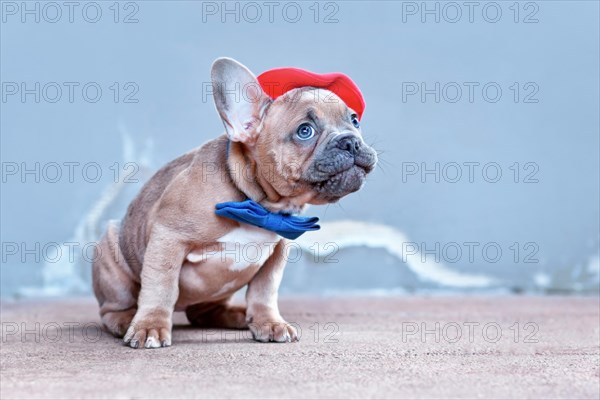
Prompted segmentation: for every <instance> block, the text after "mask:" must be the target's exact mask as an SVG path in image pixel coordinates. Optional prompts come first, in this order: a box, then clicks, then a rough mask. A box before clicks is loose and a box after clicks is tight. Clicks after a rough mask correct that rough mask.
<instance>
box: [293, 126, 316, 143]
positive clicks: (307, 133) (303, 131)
mask: <svg viewBox="0 0 600 400" xmlns="http://www.w3.org/2000/svg"><path fill="white" fill-rule="evenodd" d="M296 136H298V139H300V140H308V139H310V138H311V137H313V136H315V128H313V127H312V126H311V125H310V124H302V125H300V126H299V127H298V130H297V131H296Z"/></svg>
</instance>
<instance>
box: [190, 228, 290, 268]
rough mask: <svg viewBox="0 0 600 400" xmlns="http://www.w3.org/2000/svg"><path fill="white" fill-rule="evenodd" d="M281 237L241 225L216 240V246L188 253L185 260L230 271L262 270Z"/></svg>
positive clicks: (260, 229)
mask: <svg viewBox="0 0 600 400" xmlns="http://www.w3.org/2000/svg"><path fill="white" fill-rule="evenodd" d="M279 239H280V237H279V236H278V235H277V234H276V233H274V232H270V231H267V230H265V229H262V228H257V227H254V226H250V225H242V226H240V227H238V228H235V229H233V230H231V231H229V232H228V233H226V234H225V235H223V236H221V237H220V238H218V239H217V240H216V242H217V243H216V246H213V247H211V248H208V249H203V250H202V251H192V252H190V253H189V254H188V255H187V257H186V260H187V261H188V262H190V263H193V264H198V263H206V262H208V263H210V264H219V265H220V266H222V267H226V268H227V269H228V270H229V271H243V270H245V269H247V268H249V267H251V266H258V267H260V266H262V265H263V264H264V263H265V261H266V260H267V259H268V258H269V257H270V256H271V254H273V250H274V248H275V245H276V244H277V242H278V241H279Z"/></svg>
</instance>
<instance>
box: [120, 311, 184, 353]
mask: <svg viewBox="0 0 600 400" xmlns="http://www.w3.org/2000/svg"><path fill="white" fill-rule="evenodd" d="M171 326H172V323H171V316H170V314H169V313H167V312H164V311H162V312H161V311H159V310H157V311H153V312H146V313H144V314H143V315H140V313H139V311H138V314H136V316H135V318H134V319H133V321H132V322H131V325H130V326H129V329H127V332H126V333H125V336H124V337H123V342H124V343H125V344H126V345H129V347H132V348H134V349H139V348H146V349H153V348H158V347H168V346H170V345H171Z"/></svg>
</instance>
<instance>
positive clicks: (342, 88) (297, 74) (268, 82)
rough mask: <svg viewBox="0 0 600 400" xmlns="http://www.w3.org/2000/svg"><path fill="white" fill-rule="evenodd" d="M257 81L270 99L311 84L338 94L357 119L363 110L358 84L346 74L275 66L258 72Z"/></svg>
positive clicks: (363, 104)
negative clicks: (318, 72) (319, 72)
mask: <svg viewBox="0 0 600 400" xmlns="http://www.w3.org/2000/svg"><path fill="white" fill-rule="evenodd" d="M258 82H259V83H260V86H261V87H262V89H263V90H264V92H265V93H266V94H267V95H269V96H270V97H271V98H272V99H276V98H277V97H279V96H281V95H282V94H284V93H286V92H289V91H290V90H292V89H296V88H300V87H305V86H312V87H316V88H321V89H327V90H329V91H331V92H333V93H335V94H336V95H338V97H339V98H340V99H342V100H343V101H344V103H346V105H347V106H348V107H350V108H351V109H353V110H354V111H356V113H357V114H358V119H360V118H361V117H362V114H363V112H364V110H365V100H364V99H363V96H362V93H361V92H360V89H358V86H356V84H355V83H354V82H352V79H350V78H349V77H348V76H347V75H344V74H341V73H339V72H334V73H330V74H316V73H314V72H310V71H306V70H304V69H300V68H275V69H271V70H268V71H266V72H263V73H262V74H260V75H259V76H258Z"/></svg>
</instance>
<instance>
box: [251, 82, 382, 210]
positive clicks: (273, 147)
mask: <svg viewBox="0 0 600 400" xmlns="http://www.w3.org/2000/svg"><path fill="white" fill-rule="evenodd" d="M262 125H263V126H262V130H261V133H260V135H259V137H258V140H257V143H256V146H257V148H259V149H261V148H263V149H264V150H265V151H264V152H263V151H259V153H262V154H269V156H268V158H269V159H268V160H263V161H262V162H261V163H260V164H261V165H262V166H265V165H268V166H274V168H273V170H271V172H275V174H272V175H271V179H270V181H271V184H272V185H273V186H274V187H275V188H276V189H277V190H278V191H279V192H280V193H285V194H286V195H290V196H293V195H299V194H301V193H303V192H306V191H312V192H313V194H314V195H313V196H312V200H310V201H309V203H311V204H324V203H330V202H335V201H337V200H339V199H340V198H341V197H343V196H345V195H347V194H349V193H352V192H355V191H357V190H359V189H360V188H361V187H362V185H363V184H364V182H365V179H366V176H367V174H368V173H369V172H371V171H372V170H373V168H374V167H375V164H376V163H377V153H376V152H375V150H373V148H372V147H370V146H368V145H367V144H365V143H364V141H363V139H362V136H361V132H360V123H359V121H358V118H357V116H356V113H355V112H354V111H352V110H351V109H349V108H348V107H347V106H346V104H345V103H344V102H343V101H342V100H341V99H340V98H339V97H338V96H336V95H335V94H334V93H332V92H330V91H328V90H324V89H315V88H301V89H294V90H292V91H290V92H288V93H286V94H285V95H284V96H281V97H279V98H277V99H276V100H275V101H274V102H273V103H272V104H271V105H270V106H269V107H268V108H267V109H266V111H265V115H264V119H263V124H262ZM273 175H274V176H273Z"/></svg>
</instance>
